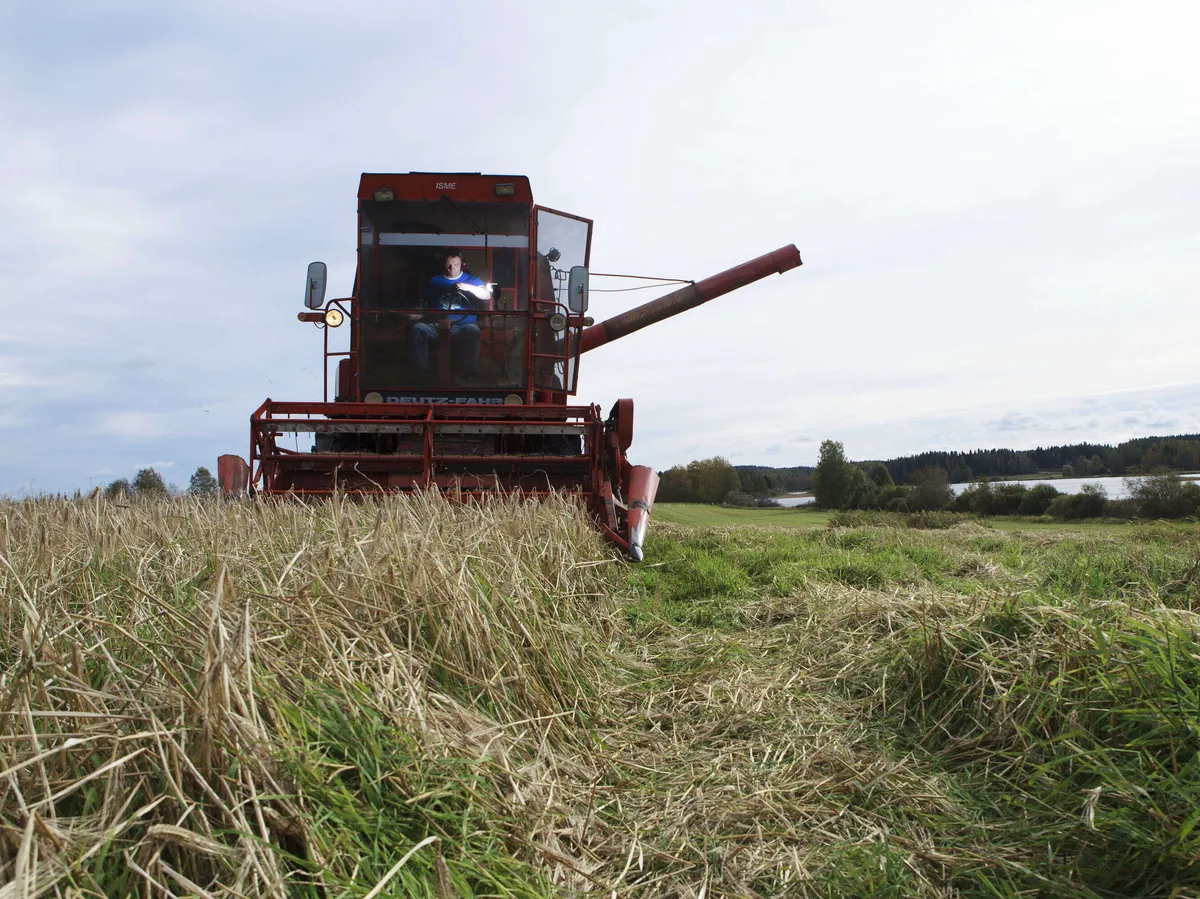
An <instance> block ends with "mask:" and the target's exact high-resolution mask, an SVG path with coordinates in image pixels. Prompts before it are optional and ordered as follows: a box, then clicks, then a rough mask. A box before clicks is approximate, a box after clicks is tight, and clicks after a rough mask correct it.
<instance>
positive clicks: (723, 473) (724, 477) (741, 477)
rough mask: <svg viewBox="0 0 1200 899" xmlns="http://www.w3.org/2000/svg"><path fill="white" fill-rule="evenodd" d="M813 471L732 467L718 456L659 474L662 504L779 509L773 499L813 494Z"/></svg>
mask: <svg viewBox="0 0 1200 899" xmlns="http://www.w3.org/2000/svg"><path fill="white" fill-rule="evenodd" d="M812 478H813V469H812V468H811V467H808V466H801V467H796V468H768V467H766V466H763V465H737V466H735V465H731V464H730V462H729V460H728V459H725V458H722V457H721V456H714V457H713V458H711V459H697V460H695V461H692V462H689V463H688V464H687V465H676V466H674V467H673V468H668V469H667V470H666V471H663V472H660V473H659V485H658V501H659V502H664V503H710V504H716V503H725V504H727V505H735V506H755V505H758V506H762V505H775V503H774V502H773V500H772V499H771V498H772V497H775V496H780V495H782V494H784V493H793V492H799V491H803V490H811V489H812V483H813V480H812Z"/></svg>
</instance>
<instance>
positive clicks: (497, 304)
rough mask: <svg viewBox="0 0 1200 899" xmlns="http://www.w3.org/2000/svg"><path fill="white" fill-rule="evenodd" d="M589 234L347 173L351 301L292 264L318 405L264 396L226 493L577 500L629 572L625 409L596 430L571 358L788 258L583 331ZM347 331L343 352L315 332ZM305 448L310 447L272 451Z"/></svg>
mask: <svg viewBox="0 0 1200 899" xmlns="http://www.w3.org/2000/svg"><path fill="white" fill-rule="evenodd" d="M591 239H592V223H591V221H589V220H588V219H584V218H580V217H579V216H575V215H569V214H567V213H564V212H557V211H555V210H553V209H547V208H545V207H543V206H536V205H534V202H533V195H532V192H531V191H530V187H529V180H528V179H527V178H524V177H521V176H513V175H504V176H498V175H481V174H428V173H420V172H413V173H410V174H406V175H400V174H391V175H374V174H364V175H363V176H362V179H361V180H360V181H359V186H358V244H357V247H358V271H357V273H356V275H355V279H354V295H353V296H352V297H349V298H346V299H335V300H329V301H328V302H326V301H325V280H326V268H325V264H324V263H321V262H314V263H313V264H312V265H310V266H309V269H308V287H307V294H306V296H305V305H306V306H307V307H308V310H309V311H307V312H301V313H300V315H299V319H300V320H301V321H304V322H312V323H313V324H315V325H317V327H319V328H322V329H324V332H325V368H326V372H328V370H329V363H330V359H331V358H334V357H340V358H339V360H338V365H337V376H336V379H335V386H334V395H333V400H332V402H331V401H330V397H329V383H328V377H326V384H325V395H324V399H323V401H322V402H319V403H318V402H276V401H274V400H270V399H268V400H267V401H266V402H264V403H263V404H262V405H261V406H259V408H258V409H257V410H256V411H255V412H254V414H253V415H252V416H251V418H250V463H249V465H247V464H246V462H245V461H244V460H243V459H242V458H241V457H240V456H234V455H229V456H222V457H221V458H220V459H219V460H218V471H219V475H220V481H221V486H222V489H223V490H224V492H225V493H226V495H239V494H242V493H245V492H246V491H247V490H250V491H251V492H258V493H263V494H268V495H283V494H289V495H297V496H320V495H328V494H331V493H333V492H334V491H335V490H341V491H344V492H346V493H351V494H384V493H392V492H400V491H414V490H424V489H428V488H430V487H434V486H436V487H438V488H440V489H444V490H449V491H451V492H454V493H457V494H459V495H465V496H472V495H476V496H477V495H480V494H483V493H486V492H489V491H494V490H497V489H500V490H503V491H506V492H518V493H521V494H524V495H530V496H536V495H539V494H545V493H547V492H549V491H567V492H570V493H574V494H576V495H578V496H580V497H581V498H582V500H583V501H584V503H585V504H586V505H587V507H588V509H589V511H590V512H591V514H592V515H593V517H594V518H595V520H596V522H597V524H598V526H599V528H600V530H601V531H603V533H604V534H605V535H606V536H607V537H608V538H609V539H610V540H611V541H612V542H613V543H614V544H616V545H617V546H618V547H620V548H621V549H622V550H623V551H625V552H626V553H628V555H629V556H630V557H631V558H633V559H635V560H637V561H640V560H641V558H642V541H643V539H644V537H645V532H646V524H647V521H648V518H649V514H650V509H651V506H652V505H653V503H654V494H655V492H656V490H657V489H658V476H657V475H656V474H655V473H654V472H653V471H652V470H651V469H650V468H647V467H646V466H642V465H632V464H630V462H629V461H628V459H627V458H626V455H625V454H626V452H627V450H628V449H629V446H630V444H631V443H632V442H633V400H629V399H622V400H618V401H617V402H616V404H615V405H614V406H613V408H612V411H611V412H610V413H609V415H608V417H607V418H604V417H602V414H601V411H600V407H599V406H594V405H592V406H580V405H571V404H570V401H569V397H571V396H573V395H574V394H575V392H576V384H577V381H578V377H579V357H580V355H582V354H583V353H586V352H588V351H590V350H594V349H596V348H597V347H600V346H603V345H604V344H606V343H608V342H610V341H613V340H616V339H618V338H620V337H624V336H625V335H626V334H631V333H633V332H634V331H637V330H640V329H641V328H644V327H646V325H650V324H653V323H655V322H658V321H661V320H662V319H664V318H669V317H670V316H672V315H677V314H678V313H680V312H683V311H684V310H687V309H691V308H692V307H693V306H698V305H700V304H701V303H704V302H706V301H708V300H711V299H713V298H715V297H718V296H721V295H722V294H725V293H728V292H729V291H731V290H735V289H737V288H739V287H743V286H745V285H747V284H750V283H751V282H753V281H757V280H759V279H760V278H764V277H766V276H767V275H770V274H774V273H776V272H779V273H783V272H785V271H787V270H788V269H791V268H795V267H796V266H798V265H800V253H799V252H798V251H797V249H796V248H795V246H790V245H789V246H786V247H783V248H782V249H779V250H775V251H774V252H772V253H768V254H766V255H765V256H760V257H759V258H757V259H754V260H751V261H750V262H746V263H743V264H742V265H739V266H736V267H734V268H731V269H729V270H727V271H724V272H721V273H720V274H718V275H714V276H713V277H711V278H707V279H705V280H703V281H697V282H693V283H690V284H688V285H687V286H685V287H683V288H681V289H679V290H675V291H673V292H672V293H669V294H667V295H666V296H663V297H659V298H658V299H656V300H652V301H651V302H649V303H646V304H645V305H642V306H639V307H637V308H636V309H632V310H630V311H628V312H625V313H622V314H621V315H618V316H616V317H614V318H611V319H609V320H607V321H604V322H601V323H599V324H593V323H592V319H591V318H590V317H587V315H586V313H587V310H588V287H589V274H588V264H589V261H590V259H589V257H590V254H591ZM345 321H349V323H350V349H349V350H348V351H346V352H333V351H331V350H330V347H329V329H330V328H336V327H338V326H340V325H341V324H342V323H343V322H345ZM298 433H303V434H312V435H314V437H313V439H314V445H313V447H312V451H311V452H302V451H298V450H296V449H289V448H288V447H286V446H285V445H284V441H283V440H281V438H283V437H284V435H295V434H298Z"/></svg>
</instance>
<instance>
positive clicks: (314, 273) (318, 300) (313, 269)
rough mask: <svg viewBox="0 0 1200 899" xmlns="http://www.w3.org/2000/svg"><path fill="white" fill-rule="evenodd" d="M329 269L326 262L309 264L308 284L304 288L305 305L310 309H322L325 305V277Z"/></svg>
mask: <svg viewBox="0 0 1200 899" xmlns="http://www.w3.org/2000/svg"><path fill="white" fill-rule="evenodd" d="M327 274H328V269H326V268H325V263H324V262H310V263H309V264H308V286H307V287H306V288H305V290H304V305H305V306H307V307H308V308H309V309H320V308H321V307H322V306H324V305H325V278H326V276H327Z"/></svg>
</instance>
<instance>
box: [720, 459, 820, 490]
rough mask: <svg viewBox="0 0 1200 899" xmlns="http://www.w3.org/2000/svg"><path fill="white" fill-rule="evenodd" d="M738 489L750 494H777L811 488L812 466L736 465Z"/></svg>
mask: <svg viewBox="0 0 1200 899" xmlns="http://www.w3.org/2000/svg"><path fill="white" fill-rule="evenodd" d="M734 468H735V469H736V471H737V473H738V482H739V489H740V490H741V491H742V492H743V493H749V494H750V495H751V496H778V495H780V494H782V493H802V492H803V491H805V490H812V485H813V468H812V466H811V465H799V466H796V467H795V468H768V467H767V466H765V465H736V466H734Z"/></svg>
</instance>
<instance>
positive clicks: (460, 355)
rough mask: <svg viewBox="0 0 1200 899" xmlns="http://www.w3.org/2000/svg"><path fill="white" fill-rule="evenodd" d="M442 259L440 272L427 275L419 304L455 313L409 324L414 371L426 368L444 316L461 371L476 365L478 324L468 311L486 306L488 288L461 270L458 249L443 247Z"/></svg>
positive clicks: (466, 370) (488, 297)
mask: <svg viewBox="0 0 1200 899" xmlns="http://www.w3.org/2000/svg"><path fill="white" fill-rule="evenodd" d="M442 262H443V266H444V267H443V271H442V274H440V275H434V276H433V277H432V278H430V279H429V283H428V284H426V285H425V289H424V290H423V291H422V293H421V305H422V306H423V307H424V308H425V309H431V310H432V309H436V310H442V311H444V312H456V313H459V314H454V315H448V316H438V317H436V318H434V319H433V320H432V321H420V322H417V323H416V324H414V325H413V327H412V331H411V333H410V335H409V339H410V343H411V350H412V356H411V358H412V364H413V366H414V367H415V368H416V369H417V370H418V371H423V372H427V371H429V348H430V347H431V346H436V345H437V342H438V334H439V331H438V324H439V322H440V320H441V319H442V318H447V319H449V321H450V344H451V346H452V347H453V348H454V358H455V365H456V367H457V368H458V369H459V370H460V371H462V372H463V373H465V374H471V373H472V372H475V371H477V370H478V369H479V325H478V324H477V322H476V318H475V316H474V315H472V314H471V312H472V311H473V310H475V309H478V308H488V306H487V303H488V301H489V300H490V299H491V297H492V291H491V289H490V288H489V287H488V285H487V284H485V283H483V281H481V280H479V279H478V278H476V277H475V276H474V275H472V274H470V273H468V272H465V271H463V267H462V263H463V260H462V253H460V252H459V251H458V250H446V252H445V254H444V255H443V256H442Z"/></svg>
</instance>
